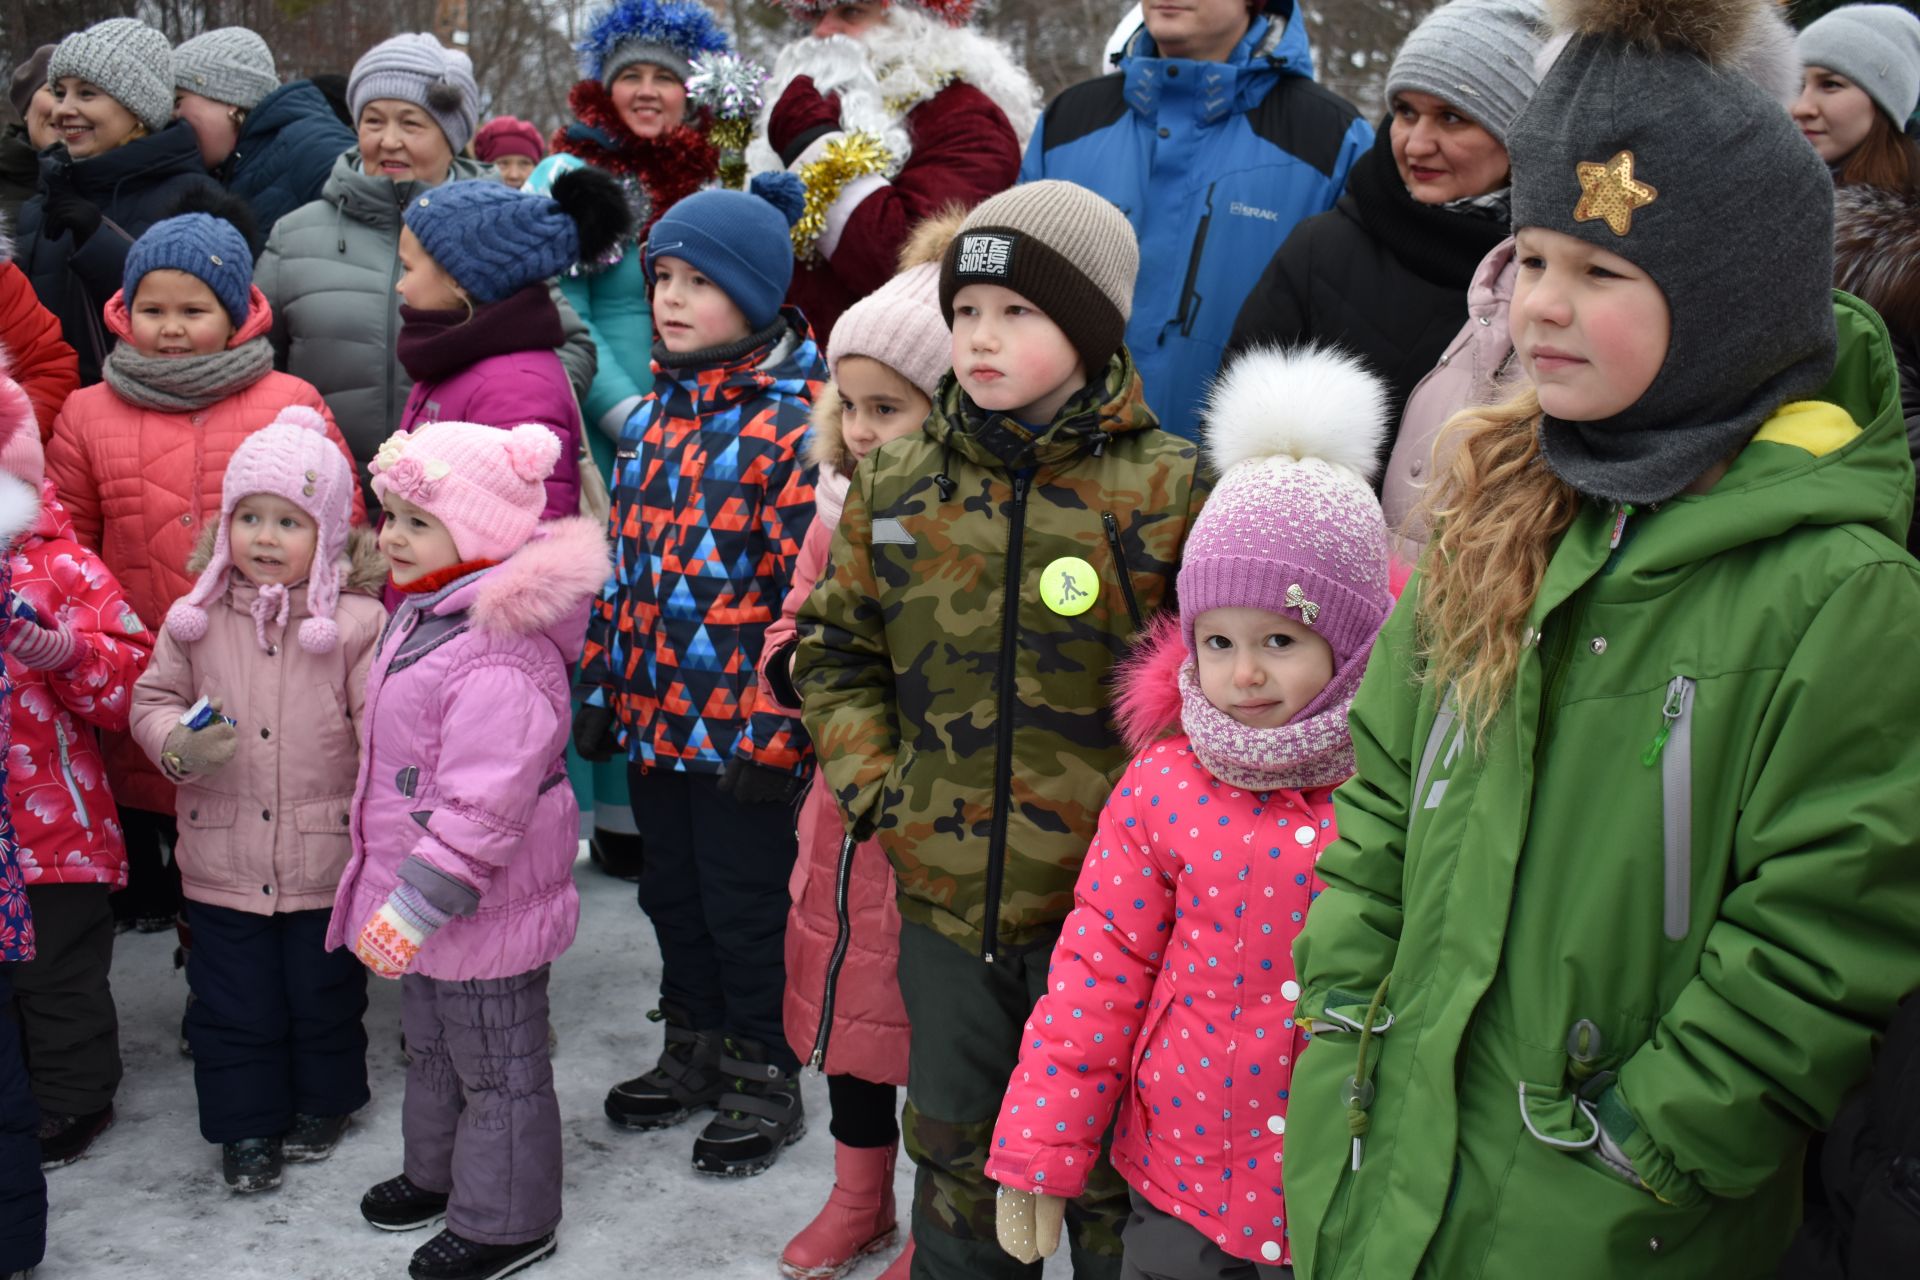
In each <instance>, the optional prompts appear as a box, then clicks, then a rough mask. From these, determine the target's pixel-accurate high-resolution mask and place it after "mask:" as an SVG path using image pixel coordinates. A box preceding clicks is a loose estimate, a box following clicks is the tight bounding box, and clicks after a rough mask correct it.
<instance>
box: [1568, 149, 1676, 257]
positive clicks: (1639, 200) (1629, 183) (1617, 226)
mask: <svg viewBox="0 0 1920 1280" xmlns="http://www.w3.org/2000/svg"><path fill="white" fill-rule="evenodd" d="M1574 173H1575V174H1576V176H1578V177H1579V179H1580V203H1579V204H1577V205H1575V206H1573V220H1574V221H1575V222H1592V221H1594V220H1595V219H1604V220H1605V221H1606V224H1607V227H1608V229H1609V230H1611V231H1612V232H1613V234H1615V235H1617V236H1624V235H1625V234H1627V232H1629V231H1631V230H1633V211H1634V210H1635V209H1644V208H1645V207H1646V206H1648V205H1650V204H1652V203H1653V202H1654V200H1655V199H1657V198H1658V197H1659V195H1660V193H1659V191H1657V190H1655V189H1654V188H1653V187H1652V186H1651V185H1650V184H1648V183H1645V182H1641V181H1640V180H1639V179H1637V178H1635V177H1634V176H1633V152H1631V151H1622V152H1621V153H1620V154H1619V155H1617V156H1615V157H1614V158H1613V159H1611V160H1609V161H1607V162H1606V163H1605V164H1593V163H1591V162H1588V163H1583V164H1579V165H1576V166H1575V167H1574Z"/></svg>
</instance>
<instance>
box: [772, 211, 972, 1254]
mask: <svg viewBox="0 0 1920 1280" xmlns="http://www.w3.org/2000/svg"><path fill="white" fill-rule="evenodd" d="M958 225H959V220H958V218H957V217H953V218H945V219H936V220H934V221H932V222H929V223H927V224H925V225H923V227H922V228H921V229H920V230H919V231H917V232H916V233H915V235H914V236H913V238H912V239H911V240H909V242H908V244H907V248H906V251H905V253H904V255H903V258H902V268H903V269H902V271H901V273H900V274H899V275H896V276H895V277H894V278H893V279H892V280H890V281H888V282H887V283H886V284H885V285H883V286H882V287H881V288H880V289H878V290H877V291H875V292H874V293H872V294H870V295H868V296H867V297H866V298H863V299H861V300H860V301H859V302H857V303H855V304H854V305H853V306H852V307H850V308H849V309H848V310H847V312H846V314H844V315H843V316H841V317H840V323H839V325H838V326H837V327H836V328H835V329H834V331H833V342H832V344H831V345H830V346H829V347H828V349H827V361H828V365H829V367H830V368H831V369H832V371H833V375H834V379H835V381H834V382H833V383H831V384H829V385H828V386H827V388H826V390H825V392H823V393H822V395H821V397H820V399H819V400H818V401H816V402H815V404H814V410H813V428H812V431H811V432H810V433H809V434H808V437H807V441H808V443H807V450H808V461H809V462H810V463H812V464H813V466H815V467H816V468H818V471H819V477H818V479H816V480H815V481H814V495H813V496H814V520H813V524H812V525H810V526H809V527H808V529H807V536H806V540H805V541H804V542H803V543H802V544H801V546H800V555H799V558H798V559H797V560H796V561H795V563H794V571H793V584H792V586H791V588H790V589H789V590H788V592H787V596H786V601H785V603H784V606H783V607H782V609H781V613H780V617H779V619H778V620H777V621H775V622H774V623H773V625H771V626H770V627H768V628H767V637H766V642H765V644H764V646H763V647H762V649H761V662H760V690H761V696H762V697H763V698H765V699H766V700H767V701H768V702H769V703H770V704H772V705H773V707H774V708H775V709H776V710H778V711H780V712H782V713H784V714H788V715H796V716H797V715H799V714H800V706H799V698H798V697H797V696H796V694H795V691H794V688H793V682H792V680H791V678H790V677H789V671H790V669H791V667H792V664H793V651H794V646H795V645H796V644H797V643H798V640H799V636H798V635H797V628H796V626H795V618H796V617H797V616H798V614H799V612H800V606H801V605H803V604H805V603H806V599H807V596H808V595H809V594H811V593H812V591H813V585H814V583H815V582H817V581H818V580H819V579H820V577H821V575H823V574H824V573H825V572H826V570H827V562H828V557H829V552H830V548H831V546H832V543H833V534H834V530H835V529H836V528H837V527H838V526H839V524H840V511H841V508H842V506H843V505H844V503H845V502H846V496H847V488H848V484H849V482H850V481H851V479H852V476H853V471H854V468H855V466H857V465H858V464H859V462H860V460H861V459H862V458H865V457H866V456H867V455H868V454H870V453H872V452H873V451H874V450H875V449H878V448H880V447H881V446H882V445H884V444H886V443H887V442H888V441H890V440H897V439H899V438H901V437H902V436H908V435H917V434H918V433H919V431H920V427H921V424H922V423H923V422H925V421H926V417H927V414H928V413H929V412H930V411H931V410H932V407H933V395H934V393H935V391H936V390H938V388H939V386H940V380H941V379H942V378H943V377H945V376H946V374H947V369H948V366H949V364H950V363H951V346H952V344H951V338H950V336H949V334H948V332H947V325H946V320H945V318H944V317H943V316H942V315H941V312H940V292H939V286H940V268H939V260H940V257H941V255H942V254H943V253H944V252H945V251H946V246H947V242H948V241H950V240H951V239H952V238H953V233H954V228H955V227H957V226H958ZM752 745H753V744H752V742H751V740H750V739H749V740H748V741H744V742H743V743H742V744H741V746H740V748H739V751H740V753H741V758H745V757H746V755H747V753H750V752H751V750H752ZM799 835H800V857H799V858H798V860H796V861H795V863H794V865H793V878H792V880H791V881H790V883H789V886H788V887H789V891H790V892H791V894H792V896H793V908H792V910H791V911H790V912H789V913H788V916H787V943H786V963H787V989H786V996H785V999H784V1001H783V1007H782V1014H783V1017H784V1021H785V1023H786V1032H787V1042H788V1043H789V1044H790V1045H792V1046H793V1051H794V1053H796V1054H798V1055H799V1056H800V1058H801V1060H802V1061H810V1062H811V1063H812V1065H813V1066H814V1067H815V1068H816V1069H819V1070H823V1071H825V1072H826V1073H827V1098H828V1101H829V1103H830V1104H831V1106H832V1119H831V1128H832V1131H833V1139H834V1185H833V1191H832V1193H831V1194H830V1195H829V1196H828V1199H827V1203H826V1206H825V1207H824V1208H822V1209H821V1210H820V1212H819V1213H818V1214H817V1215H815V1217H814V1219H813V1221H812V1222H810V1223H808V1224H807V1226H806V1227H804V1228H802V1230H801V1231H800V1232H799V1234H798V1235H796V1236H794V1238H793V1239H792V1240H790V1241H789V1242H788V1243H787V1247H786V1248H785V1249H784V1250H782V1251H781V1254H780V1270H781V1272H782V1274H784V1275H786V1276H789V1277H792V1280H832V1277H835V1276H838V1275H840V1274H842V1273H843V1272H845V1271H846V1270H847V1269H848V1268H850V1267H851V1266H852V1265H853V1264H854V1262H856V1261H857V1260H858V1259H860V1258H861V1257H864V1256H865V1255H867V1254H869V1253H873V1252H876V1251H878V1250H880V1249H884V1248H886V1247H887V1246H888V1245H890V1244H891V1243H892V1242H893V1240H894V1237H895V1234H896V1229H897V1218H896V1215H895V1212H894V1203H893V1168H894V1161H895V1158H896V1156H897V1154H898V1152H899V1147H900V1126H899V1122H898V1120H897V1119H896V1114H897V1112H898V1110H899V1097H898V1086H900V1085H903V1084H905V1083H906V1082H907V1047H908V1042H909V1039H910V1035H909V1027H908V1024H907V1009H906V1004H905V1002H904V1001H902V1000H901V998H900V982H899V979H898V977H897V971H898V969H899V967H900V911H899V908H898V907H896V906H895V905H894V881H893V866H892V864H891V863H889V862H888V861H887V855H886V854H885V853H884V852H883V851H882V850H881V848H880V845H879V842H878V841H874V840H869V841H867V842H866V843H865V844H863V845H860V846H859V847H858V848H854V847H852V846H851V845H850V844H849V843H848V841H847V838H846V828H845V826H844V825H842V823H841V821H840V810H839V807H838V805H836V804H835V802H834V799H833V791H832V789H831V788H829V787H828V786H827V782H826V778H825V775H823V774H820V773H815V775H814V779H813V785H812V787H811V788H810V789H809V790H808V792H807V796H806V800H805V802H804V803H803V805H802V807H801V810H800V829H799ZM843 899H844V904H845V906H844V911H843V910H842V901H843ZM912 1257H913V1249H912V1247H911V1245H909V1247H908V1248H907V1249H906V1250H905V1251H904V1252H903V1253H901V1254H900V1256H899V1257H898V1258H897V1259H896V1260H895V1261H894V1263H893V1266H892V1267H891V1268H889V1269H888V1271H887V1272H886V1274H885V1276H883V1277H882V1280H902V1278H904V1277H905V1276H906V1274H907V1269H908V1267H909V1266H910V1265H911V1259H912Z"/></svg>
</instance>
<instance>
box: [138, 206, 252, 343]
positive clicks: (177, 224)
mask: <svg viewBox="0 0 1920 1280" xmlns="http://www.w3.org/2000/svg"><path fill="white" fill-rule="evenodd" d="M149 271H184V272H186V273H187V274H188V275H190V276H193V277H194V278H196V279H198V280H200V281H203V282H204V283H205V284H206V286H207V288H209V289H211V290H213V296H214V297H216V298H218V299H219V300H220V305H221V307H222V308H224V309H225V310H226V313H227V318H228V319H230V320H232V321H233V327H234V328H236V329H238V328H240V327H241V326H242V325H244V324H246V322H247V310H248V303H249V302H250V300H251V299H252V297H253V253H252V252H251V251H250V250H249V249H248V248H247V238H246V237H245V236H243V235H241V234H240V230H239V228H238V227H235V226H234V225H233V224H232V223H231V222H228V221H227V220H226V219H225V218H216V217H214V216H213V215H212V214H210V213H183V214H181V215H180V216H179V217H177V218H167V219H164V220H162V221H160V222H156V223H154V224H153V225H152V226H150V227H148V228H147V229H146V231H144V232H143V233H141V236H140V238H139V239H138V240H135V241H134V242H133V247H132V248H131V249H129V250H127V265H126V268H125V270H124V271H123V272H122V273H121V276H120V289H121V293H122V295H123V296H124V297H125V299H126V304H127V308H128V309H129V310H131V309H132V308H133V298H134V295H135V294H137V293H139V292H140V281H141V280H143V279H145V278H146V275H147V273H148V272H149Z"/></svg>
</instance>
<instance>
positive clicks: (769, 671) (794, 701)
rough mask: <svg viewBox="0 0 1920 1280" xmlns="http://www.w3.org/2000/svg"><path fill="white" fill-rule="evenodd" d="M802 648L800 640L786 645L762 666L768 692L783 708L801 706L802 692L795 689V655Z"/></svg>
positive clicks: (773, 653) (777, 650)
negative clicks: (795, 651)
mask: <svg viewBox="0 0 1920 1280" xmlns="http://www.w3.org/2000/svg"><path fill="white" fill-rule="evenodd" d="M799 647H800V642H799V641H798V640H795V641H793V642H792V643H790V644H784V645H782V646H780V647H779V648H778V649H775V650H774V651H773V652H772V653H770V654H768V655H767V659H766V661H765V662H764V663H762V664H761V673H762V675H763V676H764V677H765V678H766V682H767V692H768V693H771V694H772V695H773V700H774V701H775V702H777V703H779V704H780V705H781V706H783V707H797V706H799V705H800V691H799V690H798V689H796V688H794V687H793V654H794V650H796V649H798V648H799Z"/></svg>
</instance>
